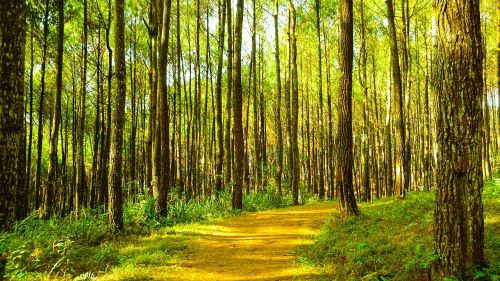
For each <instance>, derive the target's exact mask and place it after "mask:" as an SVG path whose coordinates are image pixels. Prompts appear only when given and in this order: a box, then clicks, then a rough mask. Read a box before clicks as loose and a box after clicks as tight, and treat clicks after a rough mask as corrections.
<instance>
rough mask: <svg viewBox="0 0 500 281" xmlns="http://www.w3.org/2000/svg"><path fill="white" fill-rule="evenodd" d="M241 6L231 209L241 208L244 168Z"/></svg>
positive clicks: (239, 5) (239, 7)
mask: <svg viewBox="0 0 500 281" xmlns="http://www.w3.org/2000/svg"><path fill="white" fill-rule="evenodd" d="M243 6H244V0H238V2H237V6H236V25H235V30H234V37H235V38H234V40H235V41H234V56H233V67H234V71H233V76H232V79H233V88H234V100H233V102H234V105H233V114H234V146H235V153H236V155H235V158H236V159H235V160H236V166H235V171H234V172H235V173H234V177H235V180H234V186H233V199H232V206H233V209H242V208H243V174H244V166H245V163H243V159H244V157H245V155H244V149H245V147H244V143H243V120H242V103H243V102H242V95H243V88H242V85H241V44H242V27H243Z"/></svg>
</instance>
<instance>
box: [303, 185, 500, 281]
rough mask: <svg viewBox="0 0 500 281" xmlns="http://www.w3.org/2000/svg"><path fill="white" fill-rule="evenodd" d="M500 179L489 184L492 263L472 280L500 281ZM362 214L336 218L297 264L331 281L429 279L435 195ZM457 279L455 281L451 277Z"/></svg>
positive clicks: (379, 205)
mask: <svg viewBox="0 0 500 281" xmlns="http://www.w3.org/2000/svg"><path fill="white" fill-rule="evenodd" d="M499 186H500V181H498V180H491V181H486V182H485V190H484V199H485V200H484V205H485V231H486V234H485V239H486V241H485V242H486V246H485V253H486V258H487V260H489V261H492V263H491V264H489V266H488V267H487V268H485V269H472V270H471V273H470V277H471V278H470V279H471V280H499V276H500V274H499V272H500V264H499V262H498V260H499V255H500V248H499V243H498V240H499V238H498V237H499V233H500V231H499V227H498V226H497V225H496V224H495V223H494V222H495V221H498V218H499V215H498V214H500V212H499V211H500V210H498V209H499V207H498V205H499V204H498V200H499V199H500V194H499V188H498V187H499ZM360 207H361V208H362V215H360V216H358V217H351V218H347V219H341V218H340V216H339V214H335V215H333V216H332V217H331V218H330V219H329V220H328V221H327V222H326V223H325V224H324V225H323V227H322V232H321V233H320V234H319V235H317V236H316V237H315V243H314V244H312V245H307V246H304V247H301V248H300V249H299V250H298V254H299V259H298V260H299V262H301V263H303V264H307V265H311V264H312V265H315V266H317V267H321V268H322V270H323V273H324V275H325V277H326V278H327V279H328V280H430V278H431V275H432V264H433V262H434V261H435V260H436V259H437V256H436V255H435V254H434V250H433V244H432V236H433V233H432V215H433V211H434V193H433V192H421V193H410V194H408V198H407V199H406V200H400V199H397V198H386V199H382V200H380V201H376V202H372V203H361V204H360ZM450 280H457V279H450Z"/></svg>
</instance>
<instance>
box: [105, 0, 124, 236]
mask: <svg viewBox="0 0 500 281" xmlns="http://www.w3.org/2000/svg"><path fill="white" fill-rule="evenodd" d="M124 2H125V1H124V0H115V5H114V15H115V38H114V39H115V77H116V100H115V111H114V115H113V137H112V138H113V139H112V148H111V171H110V174H109V175H110V179H109V181H110V189H109V220H108V227H109V229H110V230H111V231H112V232H121V231H123V209H122V208H123V206H122V160H123V156H122V153H123V128H124V125H125V99H126V97H127V76H126V69H127V66H126V64H125V18H124V17H125V16H124V14H125V13H124V8H125V3H124Z"/></svg>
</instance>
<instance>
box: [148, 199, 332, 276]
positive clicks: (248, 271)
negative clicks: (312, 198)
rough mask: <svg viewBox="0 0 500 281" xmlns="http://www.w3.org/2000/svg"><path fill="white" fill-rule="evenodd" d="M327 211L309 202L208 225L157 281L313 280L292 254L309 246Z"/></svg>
mask: <svg viewBox="0 0 500 281" xmlns="http://www.w3.org/2000/svg"><path fill="white" fill-rule="evenodd" d="M333 208H334V204H332V203H321V204H313V205H307V206H298V207H291V208H286V209H279V210H271V211H264V212H258V213H252V214H248V215H243V216H238V217H234V218H231V219H228V220H225V221H222V222H219V223H214V224H208V225H206V226H204V227H205V230H201V232H199V235H198V236H197V237H196V238H194V239H193V240H191V241H190V242H189V244H190V246H189V250H188V255H187V257H186V259H185V260H183V261H180V262H179V263H178V264H177V265H176V266H174V267H173V268H171V269H168V270H167V271H168V273H167V272H164V274H163V279H162V280H165V278H166V280H179V281H182V280H315V279H316V278H317V272H315V271H314V270H313V269H312V268H309V267H305V266H302V265H301V264H299V263H297V262H296V258H295V257H294V256H293V250H294V248H296V247H297V246H299V245H301V244H304V243H310V242H311V240H310V238H311V236H312V235H314V234H317V233H318V232H319V229H318V228H319V225H320V224H321V223H322V222H323V221H324V220H325V218H326V217H327V216H328V214H330V213H331V212H332V210H333ZM179 231H180V232H182V231H183V230H182V229H180V230H178V232H179ZM186 231H187V232H188V230H186ZM191 234H192V233H191ZM153 279H155V278H154V277H153Z"/></svg>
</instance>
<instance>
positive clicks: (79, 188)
mask: <svg viewBox="0 0 500 281" xmlns="http://www.w3.org/2000/svg"><path fill="white" fill-rule="evenodd" d="M82 50H83V51H82V52H83V62H82V64H83V65H82V76H81V77H82V80H81V95H80V102H79V106H78V122H77V124H78V125H77V126H78V127H77V131H76V134H77V141H76V146H77V148H76V159H77V161H76V192H75V212H76V214H77V216H78V215H79V212H80V208H81V207H82V205H84V204H85V202H84V198H83V197H84V196H85V195H84V192H85V186H86V183H85V147H84V144H85V143H84V139H85V98H86V95H87V54H88V51H87V0H84V1H83V42H82Z"/></svg>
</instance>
